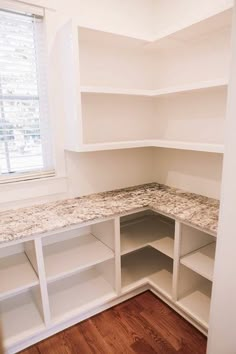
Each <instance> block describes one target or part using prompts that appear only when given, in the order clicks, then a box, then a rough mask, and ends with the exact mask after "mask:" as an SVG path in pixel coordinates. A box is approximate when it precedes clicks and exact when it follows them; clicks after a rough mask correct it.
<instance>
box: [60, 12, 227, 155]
mask: <svg viewBox="0 0 236 354" xmlns="http://www.w3.org/2000/svg"><path fill="white" fill-rule="evenodd" d="M218 11H219V12H212V13H211V14H210V13H209V16H208V17H207V18H201V19H199V22H196V23H194V24H191V25H189V26H186V27H185V28H178V27H177V28H176V30H175V31H173V33H168V34H167V35H166V36H162V35H161V36H160V37H158V38H155V39H151V40H150V41H144V40H142V39H137V38H132V37H127V36H122V35H118V34H116V33H111V32H105V31H99V30H96V29H92V28H91V29H90V28H85V27H77V26H74V27H73V26H70V25H67V26H65V28H64V29H63V30H62V33H61V39H59V40H61V49H62V50H63V53H65V51H66V53H67V55H68V60H67V61H65V64H66V68H67V70H68V67H70V68H71V70H73V72H72V73H71V75H69V76H68V78H69V77H70V87H71V83H73V82H74V84H73V85H74V88H75V89H74V93H75V95H76V96H77V98H78V104H77V105H75V104H72V102H71V89H70V90H68V89H67V90H66V91H65V105H66V106H68V107H69V108H70V109H68V112H70V114H69V115H68V129H69V131H68V134H67V136H68V139H67V144H66V149H67V150H70V151H76V152H95V151H105V150H117V149H130V148H131V149H133V148H144V147H161V148H167V149H181V150H190V151H199V152H207V153H208V152H211V153H218V154H222V153H223V152H224V139H223V138H224V137H223V131H224V118H225V111H226V101H227V86H228V78H229V56H230V34H231V23H232V9H230V8H229V7H224V8H222V11H220V10H218ZM71 35H72V39H73V51H69V50H68V44H67V42H66V41H65V40H66V38H68V36H71ZM63 40H64V42H63ZM183 52H184V53H185V55H184V58H183V55H182V53H183ZM213 56H214V58H213ZM133 58H135V61H134V60H133ZM68 62H69V63H72V62H73V65H68ZM167 67H168V70H166V68H167ZM78 78H79V80H78ZM65 80H67V79H66V78H65ZM65 86H66V87H67V86H68V85H65ZM68 95H69V96H70V97H68ZM169 100H170V101H169ZM187 102H190V104H191V109H190V108H189V107H188V105H186V103H187ZM213 102H216V104H215V105H214V104H213ZM73 107H74V108H73ZM71 116H73V117H75V118H76V119H73V120H72V119H71ZM203 117H204V121H205V123H206V124H205V126H204V130H203V129H202V123H203V121H202V119H203ZM72 121H74V122H76V124H74V127H73V124H72ZM177 122H178V124H177ZM101 126H102V127H103V129H100V127H101ZM72 131H73V134H72ZM185 132H188V135H187V136H186V134H185ZM205 132H209V134H205Z"/></svg>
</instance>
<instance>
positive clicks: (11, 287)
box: [0, 253, 39, 299]
mask: <svg viewBox="0 0 236 354" xmlns="http://www.w3.org/2000/svg"><path fill="white" fill-rule="evenodd" d="M0 279H1V280H0V299H1V298H4V297H7V296H10V295H13V294H14V293H19V292H22V291H24V290H25V289H28V288H31V287H34V286H36V285H38V283H39V280H38V276H37V274H36V273H35V271H34V269H33V267H32V265H31V263H30V261H29V259H28V258H27V256H26V254H25V253H17V254H13V255H11V256H8V257H3V258H0Z"/></svg>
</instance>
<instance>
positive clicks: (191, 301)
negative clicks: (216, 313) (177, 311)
mask: <svg viewBox="0 0 236 354" xmlns="http://www.w3.org/2000/svg"><path fill="white" fill-rule="evenodd" d="M211 289H212V284H211V282H210V281H208V280H204V281H203V282H202V283H201V284H199V285H198V286H197V287H196V288H194V289H193V290H191V291H189V292H188V293H186V294H185V295H184V296H183V297H182V298H181V299H180V300H179V301H178V305H179V306H180V307H181V308H182V309H183V310H184V311H185V312H186V313H188V314H189V315H190V316H191V317H193V318H194V319H195V320H196V321H197V322H199V323H200V324H201V325H202V326H203V327H204V328H206V329H207V328H208V322H209V313H210V303H211Z"/></svg>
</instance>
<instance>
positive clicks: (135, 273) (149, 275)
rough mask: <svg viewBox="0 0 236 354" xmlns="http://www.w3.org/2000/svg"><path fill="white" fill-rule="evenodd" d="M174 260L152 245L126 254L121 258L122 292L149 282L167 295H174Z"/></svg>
mask: <svg viewBox="0 0 236 354" xmlns="http://www.w3.org/2000/svg"><path fill="white" fill-rule="evenodd" d="M172 275H173V260H172V259H171V258H169V257H167V256H165V255H164V254H162V253H160V252H158V251H157V250H155V249H153V248H152V247H145V248H143V249H141V250H138V251H135V252H132V253H130V254H126V255H124V256H122V258H121V282H122V292H123V293H125V292H128V291H131V290H134V289H135V288H138V287H140V286H142V285H145V284H146V283H147V282H150V284H151V285H152V286H153V287H155V288H156V289H157V290H158V291H159V292H161V293H163V294H164V295H165V296H167V297H169V298H170V297H171V295H172Z"/></svg>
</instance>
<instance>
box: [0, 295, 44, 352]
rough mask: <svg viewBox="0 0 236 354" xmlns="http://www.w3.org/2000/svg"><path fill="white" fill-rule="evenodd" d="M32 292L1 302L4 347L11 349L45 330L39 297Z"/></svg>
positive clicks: (0, 313)
mask: <svg viewBox="0 0 236 354" xmlns="http://www.w3.org/2000/svg"><path fill="white" fill-rule="evenodd" d="M38 291H39V290H38ZM36 298H37V297H35V296H34V295H33V293H32V292H31V291H26V292H24V293H22V294H18V295H17V296H13V297H10V298H9V299H6V300H3V301H1V302H0V316H1V323H2V328H3V335H4V345H5V346H6V347H10V346H11V345H14V344H15V343H17V342H20V341H22V340H24V338H28V337H32V336H34V335H35V334H38V333H40V332H41V331H43V330H45V325H44V322H43V317H42V313H41V311H40V310H39V309H40V307H41V305H40V304H39V303H37V301H39V297H38V299H37V300H36Z"/></svg>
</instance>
